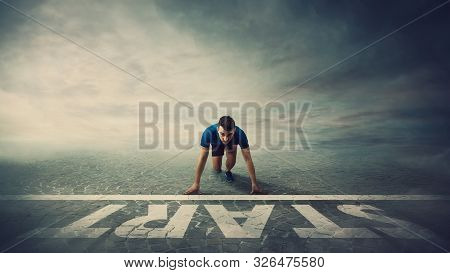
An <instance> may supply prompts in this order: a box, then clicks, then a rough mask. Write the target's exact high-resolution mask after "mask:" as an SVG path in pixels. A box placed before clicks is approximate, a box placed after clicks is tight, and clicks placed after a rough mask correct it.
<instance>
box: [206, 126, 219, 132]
mask: <svg viewBox="0 0 450 273" xmlns="http://www.w3.org/2000/svg"><path fill="white" fill-rule="evenodd" d="M206 131H210V132H214V131H217V124H212V125H210V126H208V127H206V129H205V132H206Z"/></svg>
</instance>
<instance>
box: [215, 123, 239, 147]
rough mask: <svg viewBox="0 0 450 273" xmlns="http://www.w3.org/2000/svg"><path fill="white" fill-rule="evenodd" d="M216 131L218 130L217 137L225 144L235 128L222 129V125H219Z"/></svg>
mask: <svg viewBox="0 0 450 273" xmlns="http://www.w3.org/2000/svg"><path fill="white" fill-rule="evenodd" d="M217 131H219V137H220V140H221V141H222V143H223V144H227V143H228V142H230V140H231V139H232V138H233V136H234V132H235V131H236V128H233V129H232V130H231V131H227V130H225V129H223V127H222V126H219V128H217Z"/></svg>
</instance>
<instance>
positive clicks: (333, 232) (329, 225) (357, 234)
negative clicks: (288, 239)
mask: <svg viewBox="0 0 450 273" xmlns="http://www.w3.org/2000/svg"><path fill="white" fill-rule="evenodd" d="M292 206H293V207H294V208H295V209H296V210H298V212H300V213H301V214H302V215H303V216H304V217H305V218H306V219H307V220H308V221H309V222H311V224H313V226H315V227H314V228H294V231H295V232H296V233H297V235H298V236H299V237H300V238H379V237H380V236H378V235H377V234H375V233H373V232H372V231H370V230H368V229H366V228H341V227H340V226H338V225H336V224H335V223H334V222H333V221H331V220H330V219H328V218H327V217H325V216H324V215H323V214H321V213H320V212H318V211H317V210H316V209H314V208H313V207H311V206H310V205H292Z"/></svg>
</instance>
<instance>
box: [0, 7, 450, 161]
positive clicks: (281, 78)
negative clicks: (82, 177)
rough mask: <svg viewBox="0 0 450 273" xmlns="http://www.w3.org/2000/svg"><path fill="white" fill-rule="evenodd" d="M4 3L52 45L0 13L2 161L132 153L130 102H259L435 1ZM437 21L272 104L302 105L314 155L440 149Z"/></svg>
mask: <svg viewBox="0 0 450 273" xmlns="http://www.w3.org/2000/svg"><path fill="white" fill-rule="evenodd" d="M2 2H3V1H2ZM6 2H8V3H10V4H11V5H13V6H14V7H15V8H17V9H18V10H20V11H21V12H23V13H25V14H27V15H29V16H32V17H33V18H34V19H35V20H36V21H38V22H39V23H40V24H42V25H45V26H47V27H49V28H51V29H53V30H54V31H55V32H57V33H59V34H60V35H57V34H56V33H54V32H52V31H50V30H49V29H47V28H45V27H43V26H42V25H39V24H38V23H37V22H35V21H33V20H31V19H29V18H26V17H25V16H24V15H22V14H19V13H18V12H17V11H15V10H13V9H12V8H11V7H8V6H6V5H5V4H4V3H0V103H1V107H0V153H2V154H3V155H6V154H15V153H18V152H19V151H22V152H23V151H31V150H36V151H39V150H42V149H45V150H49V149H51V150H59V149H77V148H79V147H118V145H119V146H120V145H123V146H131V147H136V145H137V132H138V103H139V102H142V101H151V102H154V103H157V104H161V105H162V103H164V102H169V103H174V102H175V101H174V100H173V98H176V99H177V100H179V101H186V102H191V103H194V104H195V103H198V102H205V101H211V102H214V103H218V102H221V101H239V102H241V103H244V102H257V103H260V104H264V103H267V102H270V101H272V100H274V99H277V98H278V97H279V96H281V95H283V94H284V92H286V90H290V89H292V87H295V86H297V85H298V84H299V83H302V82H304V81H305V80H307V79H310V78H311V77H314V76H315V75H316V74H317V73H319V72H321V71H323V70H325V69H327V68H328V67H330V66H332V65H334V64H337V63H339V62H340V61H342V60H344V59H345V58H346V57H348V56H351V55H352V54H354V53H355V52H358V51H359V50H361V49H362V48H364V47H366V46H368V45H369V44H371V43H372V42H374V41H376V40H378V39H380V38H382V37H383V36H385V35H386V34H389V33H391V32H393V31H394V30H396V29H398V28H399V27H402V26H403V25H405V24H406V23H408V22H410V21H412V20H414V19H415V18H417V17H419V16H421V15H423V14H424V13H426V12H427V11H429V10H431V9H433V8H434V7H437V6H438V5H439V4H441V3H442V2H444V1H442V0H441V1H429V0H427V1H356V0H352V1H339V3H338V2H337V1H299V0H290V1H287V0H283V1H181V0H180V1H95V2H94V1H68V0H64V1H52V0H49V1H13V0H8V1H6ZM449 15H450V4H447V5H444V6H443V7H441V8H439V9H437V10H435V11H433V12H432V13H430V14H428V15H426V16H425V17H423V18H421V19H420V20H417V21H416V22H413V23H412V24H410V25H408V26H406V27H404V28H402V29H400V30H399V31H398V32H396V33H394V34H392V35H390V36H389V37H387V38H386V39H383V40H381V41H380V42H378V43H376V44H374V45H373V46H370V47H369V48H367V50H364V51H362V52H360V53H359V54H357V55H355V56H353V57H351V58H349V59H345V61H344V62H342V63H340V64H339V65H336V66H335V67H333V69H331V70H329V71H326V73H323V74H321V75H319V76H318V77H315V78H314V79H312V80H311V81H308V82H307V83H306V84H304V85H302V86H300V87H298V88H296V89H293V91H292V92H291V93H289V94H288V95H286V96H283V97H281V98H279V99H277V101H279V102H288V101H296V102H302V101H308V102H311V103H312V108H311V111H310V112H309V115H308V117H307V119H306V120H305V123H304V128H305V130H306V132H307V135H308V139H309V141H310V142H311V145H312V146H313V147H320V146H321V145H322V146H326V145H336V144H338V145H345V144H347V145H348V144H352V143H357V144H359V145H375V144H380V143H384V144H389V145H396V144H405V143H407V144H411V145H436V146H439V147H440V149H441V150H443V151H444V152H445V151H448V147H449V141H448V139H450V107H449V106H448V103H449V102H450V93H449V92H450V90H449V87H450V80H449V71H450V52H449V49H450V36H449V35H448V28H449V26H450V16H449ZM61 36H64V37H65V38H62V37H61ZM67 39H70V40H71V41H72V42H70V41H68V40H67ZM74 43H76V44H77V45H78V46H77V45H75V44H74ZM81 47H83V48H81ZM105 60H108V61H105ZM130 74H131V75H130ZM135 77H138V78H139V79H141V80H142V81H145V82H146V83H148V84H150V85H152V86H153V87H156V88H158V90H159V91H157V90H155V88H153V87H151V86H149V85H148V84H145V83H143V82H142V81H139V80H137V79H136V78H135ZM160 91H163V92H164V93H166V94H168V95H169V96H170V97H168V96H166V95H164V94H162V93H161V92H160ZM238 122H239V120H238ZM201 129H202V128H200V130H201ZM247 132H248V134H249V135H252V134H251V129H247ZM250 138H251V137H250ZM120 147H121V146H120Z"/></svg>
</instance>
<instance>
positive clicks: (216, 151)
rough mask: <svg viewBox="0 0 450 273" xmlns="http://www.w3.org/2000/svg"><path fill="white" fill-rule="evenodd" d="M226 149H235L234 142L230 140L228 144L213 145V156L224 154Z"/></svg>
mask: <svg viewBox="0 0 450 273" xmlns="http://www.w3.org/2000/svg"><path fill="white" fill-rule="evenodd" d="M225 149H227V150H233V142H232V141H230V142H228V143H227V144H226V145H225V144H221V145H217V146H212V156H223V155H224V153H225Z"/></svg>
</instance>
